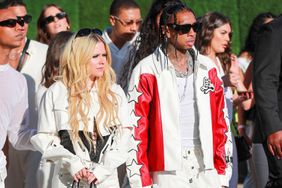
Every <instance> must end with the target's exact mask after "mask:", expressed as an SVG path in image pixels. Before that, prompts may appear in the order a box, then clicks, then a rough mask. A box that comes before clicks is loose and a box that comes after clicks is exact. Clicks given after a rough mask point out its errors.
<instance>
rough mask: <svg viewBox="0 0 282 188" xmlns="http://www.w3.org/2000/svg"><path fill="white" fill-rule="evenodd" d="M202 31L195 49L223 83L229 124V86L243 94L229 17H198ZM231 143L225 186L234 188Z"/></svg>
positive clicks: (212, 14) (235, 164) (235, 168)
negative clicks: (205, 59)
mask: <svg viewBox="0 0 282 188" xmlns="http://www.w3.org/2000/svg"><path fill="white" fill-rule="evenodd" d="M200 22H201V29H200V31H199V33H198V36H197V41H196V44H197V48H198V49H199V51H200V53H201V54H203V55H205V56H207V57H208V62H207V63H209V64H210V65H212V66H214V67H215V68H216V69H217V73H218V75H219V78H220V79H221V80H222V81H223V84H224V95H225V105H226V107H227V109H228V116H229V123H230V124H231V123H232V117H233V99H234V97H233V93H232V89H231V87H234V86H235V88H236V89H237V90H239V91H245V90H246V88H245V87H244V84H243V80H242V79H241V74H240V69H239V65H238V62H237V58H236V56H235V55H234V54H231V33H232V28H231V22H230V20H229V18H228V17H226V16H224V15H222V14H220V13H218V12H209V13H207V14H205V15H204V16H202V17H201V19H200ZM232 140H233V142H232V143H233V149H234V150H233V171H232V179H231V181H230V184H229V186H228V187H231V188H237V182H238V160H237V150H236V145H235V141H234V138H233V137H232Z"/></svg>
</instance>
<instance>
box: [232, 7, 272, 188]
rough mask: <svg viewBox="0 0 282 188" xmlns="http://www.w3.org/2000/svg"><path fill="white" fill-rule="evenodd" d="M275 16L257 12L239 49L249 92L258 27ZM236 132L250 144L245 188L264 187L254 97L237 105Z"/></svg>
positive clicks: (263, 162) (263, 157)
mask: <svg viewBox="0 0 282 188" xmlns="http://www.w3.org/2000/svg"><path fill="white" fill-rule="evenodd" d="M275 17H276V16H275V15H274V14H272V13H271V12H265V13H260V14H258V15H257V16H256V17H255V18H254V19H253V22H252V25H251V27H250V29H249V33H248V36H247V39H246V42H245V46H244V48H243V49H242V50H241V53H240V56H239V58H238V61H239V63H240V64H241V65H247V63H246V62H248V66H247V67H246V66H241V67H245V68H246V71H245V75H244V77H245V79H244V84H245V86H246V88H247V90H248V91H249V92H252V91H253V84H252V80H253V66H254V65H253V56H254V53H255V47H256V43H257V40H258V36H259V31H260V29H261V28H262V27H263V26H264V24H268V23H269V22H271V21H272V20H273V19H274V18H275ZM238 115H239V116H238V118H239V119H238V121H239V125H238V133H239V135H240V136H243V137H244V138H245V139H246V140H247V141H248V143H249V144H250V146H251V148H252V149H251V153H252V157H251V158H250V159H249V160H248V161H247V165H248V174H247V176H246V178H245V180H244V187H245V188H263V187H265V185H266V183H267V179H268V164H267V158H266V155H265V152H264V150H263V146H262V144H261V143H260V142H259V141H258V137H259V136H258V133H257V132H254V130H257V129H255V119H256V115H257V114H256V111H255V99H254V98H251V99H249V100H246V101H243V102H242V104H241V105H239V106H238Z"/></svg>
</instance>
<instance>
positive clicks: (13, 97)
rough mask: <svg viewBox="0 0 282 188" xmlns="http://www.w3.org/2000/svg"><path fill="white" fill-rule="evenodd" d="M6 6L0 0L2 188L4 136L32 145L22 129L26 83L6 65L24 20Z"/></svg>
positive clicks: (1, 182) (0, 187) (0, 179)
mask: <svg viewBox="0 0 282 188" xmlns="http://www.w3.org/2000/svg"><path fill="white" fill-rule="evenodd" d="M8 7H9V6H8V2H7V1H4V2H1V3H0V91H1V92H0V109H1V113H0V129H1V131H0V134H1V135H0V148H1V151H0V188H5V178H6V176H7V171H6V163H7V162H6V157H5V154H4V153H3V150H2V149H3V146H4V144H5V140H6V138H7V137H8V141H9V142H10V143H11V145H12V146H13V147H15V148H16V149H30V148H32V145H31V144H30V142H29V138H30V137H29V135H25V132H24V131H23V130H24V128H25V126H26V125H27V124H28V123H29V122H28V121H29V119H28V96H27V95H28V90H27V83H26V80H25V77H24V76H23V75H22V74H21V73H19V72H17V71H16V70H14V69H13V68H12V67H11V66H10V65H9V55H10V53H11V50H12V49H13V48H18V47H19V46H20V45H21V44H22V40H23V39H24V38H25V35H24V34H23V33H22V32H21V31H20V28H22V25H23V24H24V21H23V20H22V18H19V17H17V15H16V14H15V13H14V12H13V11H12V10H11V9H9V8H8ZM12 162H14V161H12Z"/></svg>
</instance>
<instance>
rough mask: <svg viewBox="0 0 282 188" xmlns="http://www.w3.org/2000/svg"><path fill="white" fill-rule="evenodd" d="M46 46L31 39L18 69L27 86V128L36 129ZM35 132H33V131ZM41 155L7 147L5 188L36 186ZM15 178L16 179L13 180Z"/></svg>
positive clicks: (29, 187)
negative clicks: (21, 65) (22, 63)
mask: <svg viewBox="0 0 282 188" xmlns="http://www.w3.org/2000/svg"><path fill="white" fill-rule="evenodd" d="M47 49H48V46H47V45H45V44H42V43H39V42H37V41H34V40H31V41H30V44H29V47H28V49H27V50H26V54H27V58H26V61H25V63H24V65H23V67H22V69H21V70H20V72H21V73H22V74H23V75H24V76H25V78H26V81H27V86H28V104H29V114H30V117H29V119H30V124H29V125H28V128H29V129H35V130H36V129H37V115H38V112H37V108H38V104H37V102H36V92H37V88H38V86H39V84H40V82H41V78H42V67H43V65H44V63H45V60H46V53H47ZM33 133H34V134H35V132H33ZM40 158H41V155H40V153H39V152H35V151H17V150H15V149H14V148H13V147H12V146H10V147H9V160H10V161H13V163H10V164H9V168H8V177H7V179H6V184H7V185H6V186H7V188H15V187H17V188H24V187H26V188H31V187H32V188H36V184H37V183H36V178H35V177H36V172H37V168H38V164H39V161H40ZM15 180H16V181H15Z"/></svg>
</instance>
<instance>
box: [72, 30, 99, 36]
mask: <svg viewBox="0 0 282 188" xmlns="http://www.w3.org/2000/svg"><path fill="white" fill-rule="evenodd" d="M91 33H95V34H97V35H100V36H102V31H101V30H100V29H98V28H94V29H90V28H83V29H80V30H79V31H78V32H77V33H76V35H75V38H77V37H85V36H88V35H90V34H91Z"/></svg>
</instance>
